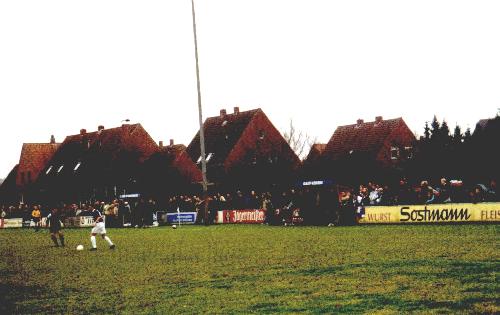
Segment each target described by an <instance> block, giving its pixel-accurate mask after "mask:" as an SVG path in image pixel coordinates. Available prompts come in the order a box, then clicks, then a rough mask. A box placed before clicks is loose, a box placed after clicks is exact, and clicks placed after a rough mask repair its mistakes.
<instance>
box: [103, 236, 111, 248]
mask: <svg viewBox="0 0 500 315" xmlns="http://www.w3.org/2000/svg"><path fill="white" fill-rule="evenodd" d="M104 240H105V241H106V242H108V244H109V246H113V242H111V239H110V238H109V237H108V236H104Z"/></svg>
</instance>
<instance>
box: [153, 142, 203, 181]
mask: <svg viewBox="0 0 500 315" xmlns="http://www.w3.org/2000/svg"><path fill="white" fill-rule="evenodd" d="M146 163H147V164H148V166H149V167H153V168H155V170H154V171H155V172H157V175H158V174H161V172H162V171H165V170H170V171H175V172H176V173H178V174H179V175H181V176H182V177H183V179H185V180H186V181H188V182H191V183H194V182H200V181H201V180H202V174H201V171H200V169H199V168H198V167H197V166H196V164H195V163H194V162H193V161H192V160H191V158H190V157H189V155H188V154H187V152H186V146H185V145H182V144H176V145H170V146H167V147H162V148H160V150H159V151H158V152H157V153H154V154H153V155H152V156H151V157H150V158H149V160H148V161H147V162H146ZM167 180H168V178H167Z"/></svg>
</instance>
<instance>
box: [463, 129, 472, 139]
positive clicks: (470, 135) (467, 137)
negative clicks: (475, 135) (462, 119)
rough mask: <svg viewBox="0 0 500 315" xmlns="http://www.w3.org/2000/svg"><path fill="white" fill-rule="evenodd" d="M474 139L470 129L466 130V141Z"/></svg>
mask: <svg viewBox="0 0 500 315" xmlns="http://www.w3.org/2000/svg"><path fill="white" fill-rule="evenodd" d="M471 138H472V134H471V132H470V128H469V127H467V130H465V134H464V141H469V140H470V139H471Z"/></svg>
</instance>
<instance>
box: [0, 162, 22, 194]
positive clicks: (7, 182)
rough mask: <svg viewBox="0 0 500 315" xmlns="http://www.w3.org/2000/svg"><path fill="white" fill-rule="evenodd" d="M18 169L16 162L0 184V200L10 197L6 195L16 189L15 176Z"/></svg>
mask: <svg viewBox="0 0 500 315" xmlns="http://www.w3.org/2000/svg"><path fill="white" fill-rule="evenodd" d="M18 169H19V164H16V165H15V166H14V167H13V168H12V170H11V171H10V172H9V174H8V175H7V177H6V178H5V179H4V180H3V182H2V184H1V185H0V202H1V201H2V200H4V199H6V200H7V199H12V196H8V195H9V194H12V193H13V192H14V191H16V177H17V170H18Z"/></svg>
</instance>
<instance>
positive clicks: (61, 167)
mask: <svg viewBox="0 0 500 315" xmlns="http://www.w3.org/2000/svg"><path fill="white" fill-rule="evenodd" d="M63 167H64V164H63V165H61V166H59V169H57V173H60V172H61V170H62V169H63Z"/></svg>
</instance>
